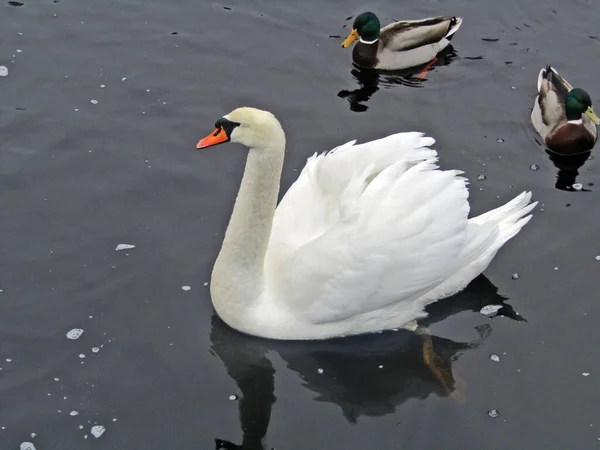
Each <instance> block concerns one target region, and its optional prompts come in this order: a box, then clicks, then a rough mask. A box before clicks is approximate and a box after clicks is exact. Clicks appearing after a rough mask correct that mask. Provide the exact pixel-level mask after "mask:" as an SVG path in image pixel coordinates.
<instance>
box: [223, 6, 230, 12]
mask: <svg viewBox="0 0 600 450" xmlns="http://www.w3.org/2000/svg"><path fill="white" fill-rule="evenodd" d="M223 9H226V10H227V11H231V8H230V7H229V6H223Z"/></svg>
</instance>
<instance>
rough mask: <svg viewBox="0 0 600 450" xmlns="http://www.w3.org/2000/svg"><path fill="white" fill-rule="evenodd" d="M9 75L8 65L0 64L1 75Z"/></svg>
mask: <svg viewBox="0 0 600 450" xmlns="http://www.w3.org/2000/svg"><path fill="white" fill-rule="evenodd" d="M7 76H8V67H6V66H0V77H7Z"/></svg>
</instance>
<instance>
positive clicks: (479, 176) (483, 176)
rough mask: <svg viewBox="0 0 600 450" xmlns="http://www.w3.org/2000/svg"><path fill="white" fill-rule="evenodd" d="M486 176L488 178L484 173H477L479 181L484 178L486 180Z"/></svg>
mask: <svg viewBox="0 0 600 450" xmlns="http://www.w3.org/2000/svg"><path fill="white" fill-rule="evenodd" d="M486 178H487V177H486V176H485V175H483V174H481V175H477V180H479V181H483V180H485V179H486Z"/></svg>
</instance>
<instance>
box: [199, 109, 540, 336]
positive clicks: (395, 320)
mask: <svg viewBox="0 0 600 450" xmlns="http://www.w3.org/2000/svg"><path fill="white" fill-rule="evenodd" d="M215 127H216V130H215V131H214V132H213V133H211V134H210V135H208V136H207V137H205V138H204V139H202V140H200V142H198V145H197V148H198V149H202V148H206V147H210V146H213V145H216V144H220V143H223V142H228V141H231V142H236V143H240V144H243V145H245V146H247V147H249V148H250V151H249V153H248V158H247V162H246V169H245V172H244V176H243V178H242V183H241V186H240V190H239V193H238V196H237V199H236V201H235V206H234V207H233V212H232V214H231V219H230V222H229V226H228V227H227V231H226V233H225V238H224V240H223V245H222V247H221V251H220V253H219V256H218V257H217V260H216V262H215V265H214V268H213V272H212V278H211V284H210V293H211V297H212V302H213V305H214V307H215V310H216V312H217V314H218V315H219V316H220V317H221V318H222V319H223V320H224V321H225V322H226V323H227V324H228V325H229V326H231V327H233V328H235V329H237V330H239V331H242V332H245V333H248V334H252V335H256V336H261V337H265V338H272V339H325V338H330V337H335V336H345V335H351V334H359V333H368V332H375V331H381V330H386V329H394V328H401V327H405V326H407V325H408V324H409V323H411V322H412V321H413V320H415V319H419V318H422V317H425V316H426V313H425V312H424V308H425V306H426V305H428V304H429V303H432V302H434V301H436V300H439V299H441V298H444V297H447V296H449V295H452V294H455V293H457V292H458V291H460V290H461V289H463V288H464V287H465V286H466V285H467V284H468V283H469V282H470V281H471V280H473V278H475V277H476V276H477V275H479V274H480V273H481V272H482V271H483V270H484V269H485V268H486V267H487V266H488V264H489V263H490V261H491V260H492V258H493V257H494V255H495V254H496V252H497V251H498V249H499V248H500V247H502V245H503V244H504V243H506V241H508V240H509V239H510V238H512V237H513V236H514V235H516V234H517V233H518V232H519V231H520V229H521V228H522V227H523V226H524V225H525V224H526V223H527V222H528V221H529V219H530V218H531V216H530V215H527V214H528V213H529V212H530V211H531V210H532V209H533V208H534V207H535V205H536V204H537V202H536V203H530V202H531V193H529V192H523V193H522V194H520V195H519V196H517V197H516V198H515V199H513V200H512V201H510V202H508V203H507V204H505V205H504V206H501V207H499V208H497V209H494V210H492V211H489V212H487V213H485V214H482V215H480V216H478V217H475V218H472V219H468V218H467V215H468V213H469V203H468V200H467V198H468V191H467V188H466V184H467V182H466V179H465V178H463V177H461V176H459V175H460V174H461V173H462V172H459V171H456V170H447V171H441V170H439V169H438V167H437V165H436V161H437V153H436V151H435V150H432V149H430V148H428V146H430V145H432V144H433V143H434V142H435V141H434V139H432V138H429V137H423V135H422V134H421V133H414V132H413V133H399V134H394V135H391V136H388V137H385V138H383V139H379V140H376V141H372V142H367V143H364V144H360V145H355V142H356V141H352V142H349V143H347V144H344V145H342V146H339V147H337V148H335V149H334V150H332V151H330V152H328V153H324V154H321V155H317V154H315V155H313V156H312V157H310V158H309V159H308V161H307V163H306V166H305V167H304V169H303V170H302V173H301V174H300V176H299V177H298V180H297V181H296V182H295V183H294V184H293V185H292V186H291V187H290V189H289V190H288V192H287V193H286V194H285V196H284V197H283V199H282V200H281V203H280V204H279V206H278V207H276V204H277V197H278V193H279V182H280V176H281V170H282V167H283V157H284V151H285V134H284V132H283V129H282V128H281V125H280V123H279V121H278V120H277V119H276V118H275V117H274V116H273V114H271V113H269V112H267V111H261V110H259V109H254V108H238V109H236V110H234V111H233V112H231V113H229V114H228V115H226V116H224V117H223V118H221V119H219V120H218V121H217V122H216V124H215Z"/></svg>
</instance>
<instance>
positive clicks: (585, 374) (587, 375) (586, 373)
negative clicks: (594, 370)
mask: <svg viewBox="0 0 600 450" xmlns="http://www.w3.org/2000/svg"><path fill="white" fill-rule="evenodd" d="M581 375H583V376H584V377H589V376H590V373H589V372H583V373H582V374H581Z"/></svg>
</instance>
